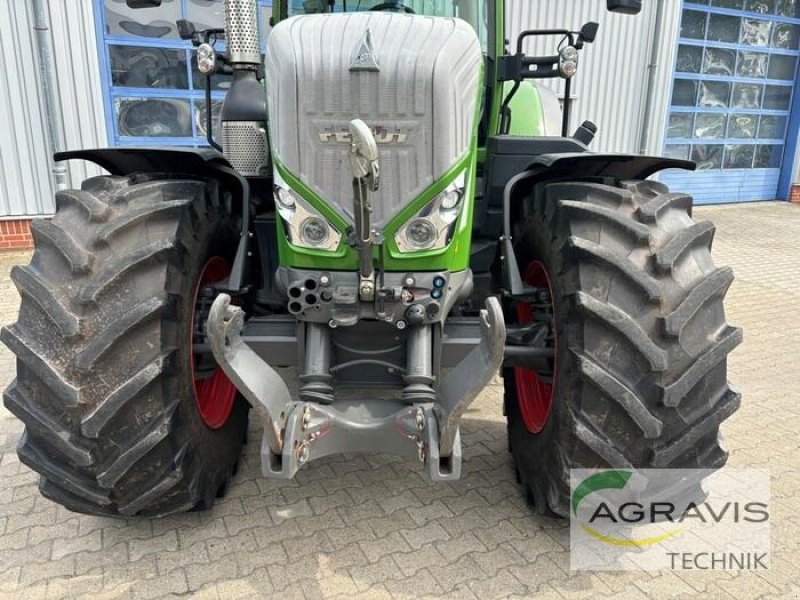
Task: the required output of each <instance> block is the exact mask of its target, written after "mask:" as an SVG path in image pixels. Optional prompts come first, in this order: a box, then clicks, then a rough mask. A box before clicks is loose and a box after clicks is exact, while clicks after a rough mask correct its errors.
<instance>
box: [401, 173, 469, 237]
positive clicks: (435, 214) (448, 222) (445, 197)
mask: <svg viewBox="0 0 800 600" xmlns="http://www.w3.org/2000/svg"><path fill="white" fill-rule="evenodd" d="M464 181H465V175H464V174H461V175H460V176H459V177H458V178H456V180H455V181H454V182H453V183H451V184H450V185H449V186H447V189H445V190H444V191H443V192H441V193H440V194H439V195H438V196H436V197H435V198H434V199H433V200H431V201H430V202H429V203H428V204H427V205H426V206H425V208H423V209H422V210H421V211H419V212H418V213H417V214H415V215H414V216H413V217H412V218H411V219H410V220H409V221H408V223H406V224H405V225H404V226H403V227H401V228H400V230H399V231H398V232H397V233H396V234H395V235H394V241H395V243H396V244H397V247H398V248H399V249H400V251H401V252H421V251H423V250H437V249H440V248H444V247H445V246H447V244H449V243H450V239H451V238H452V237H453V230H454V229H455V224H456V219H458V215H459V213H460V212H461V207H462V205H463V204H464V203H463V199H464Z"/></svg>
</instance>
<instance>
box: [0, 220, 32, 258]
mask: <svg viewBox="0 0 800 600" xmlns="http://www.w3.org/2000/svg"><path fill="white" fill-rule="evenodd" d="M31 248H33V237H31V221H30V219H22V220H19V221H0V252H1V251H3V250H29V249H31Z"/></svg>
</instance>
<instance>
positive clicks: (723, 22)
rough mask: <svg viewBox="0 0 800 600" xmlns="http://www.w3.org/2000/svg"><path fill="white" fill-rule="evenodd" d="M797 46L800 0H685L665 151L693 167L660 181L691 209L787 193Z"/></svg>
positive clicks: (792, 145) (799, 41)
mask: <svg viewBox="0 0 800 600" xmlns="http://www.w3.org/2000/svg"><path fill="white" fill-rule="evenodd" d="M798 48H800V0H706V2H684V4H683V13H682V16H681V28H680V39H679V41H678V51H677V58H676V61H675V74H674V79H673V89H672V101H671V107H670V113H669V120H668V123H667V132H666V142H665V147H664V153H665V154H666V155H667V156H671V157H675V158H688V159H691V160H693V161H695V162H696V163H697V168H698V170H697V171H696V172H694V173H679V172H668V173H665V174H664V175H663V176H662V180H663V181H664V182H665V183H667V184H668V185H670V186H671V187H672V188H674V189H680V190H685V191H687V192H690V193H692V194H693V195H694V197H695V200H696V201H697V202H698V203H720V202H744V201H750V200H772V199H775V198H779V197H781V195H782V194H785V193H786V190H781V189H780V188H781V187H784V186H782V185H781V183H782V175H784V177H783V179H784V180H785V179H786V177H785V175H786V171H787V170H790V169H791V162H792V160H793V157H794V152H795V139H796V131H795V129H796V126H795V123H794V122H793V121H792V119H791V116H792V105H793V101H794V100H795V99H794V98H793V96H794V94H793V90H794V82H795V80H796V74H797V63H798V56H800V50H798ZM790 139H791V141H790ZM785 187H787V188H788V185H787V186H785Z"/></svg>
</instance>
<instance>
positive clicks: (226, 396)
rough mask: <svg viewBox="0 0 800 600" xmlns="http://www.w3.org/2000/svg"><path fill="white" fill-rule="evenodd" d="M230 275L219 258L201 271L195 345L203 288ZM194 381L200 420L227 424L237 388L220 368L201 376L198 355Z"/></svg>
mask: <svg viewBox="0 0 800 600" xmlns="http://www.w3.org/2000/svg"><path fill="white" fill-rule="evenodd" d="M230 273H231V267H230V265H229V264H228V262H227V261H226V260H225V259H224V258H222V257H219V256H214V257H212V258H210V259H209V260H208V262H207V263H206V264H205V266H204V267H203V270H202V271H201V272H200V279H199V280H198V282H197V287H196V288H195V291H194V304H193V308H192V322H191V324H190V327H191V328H192V329H191V332H190V333H191V340H192V344H194V342H195V335H196V334H195V320H196V318H197V316H196V312H197V300H198V296H199V294H200V289H201V288H203V286H206V285H210V284H213V283H217V282H219V281H222V280H223V279H226V278H227V277H228V276H229V275H230ZM191 361H192V381H193V382H194V399H195V402H196V403H197V410H198V412H199V413H200V417H201V418H202V419H203V423H205V424H206V425H207V426H208V427H209V428H210V429H219V428H220V427H222V426H223V425H225V423H227V422H228V418H229V417H230V416H231V411H232V410H233V404H234V401H235V400H236V386H234V385H233V383H231V380H230V379H228V376H227V375H225V372H224V371H223V370H222V368H221V367H216V368H215V369H214V371H213V372H212V373H211V375H209V376H206V377H200V376H198V374H197V373H196V371H195V354H194V352H192V359H191Z"/></svg>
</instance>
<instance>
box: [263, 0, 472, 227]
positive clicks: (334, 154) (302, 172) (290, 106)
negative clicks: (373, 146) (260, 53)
mask: <svg viewBox="0 0 800 600" xmlns="http://www.w3.org/2000/svg"><path fill="white" fill-rule="evenodd" d="M481 61H482V54H481V49H480V43H479V41H478V38H477V36H476V34H475V31H474V30H473V28H472V27H471V26H470V25H469V24H468V23H467V22H465V21H462V20H460V19H451V18H442V17H437V18H433V17H425V16H414V15H405V14H396V13H387V12H361V13H352V14H340V15H308V16H300V17H294V18H291V19H288V20H286V21H283V22H281V23H279V24H278V25H277V26H276V27H275V29H274V30H273V31H272V33H271V35H270V37H269V40H268V51H267V58H266V86H267V98H268V108H269V131H270V136H271V144H272V149H273V156H274V157H275V158H276V159H277V161H279V162H280V163H281V164H282V165H283V166H284V167H285V168H286V169H287V170H288V171H289V172H290V173H291V174H292V175H294V176H295V177H297V178H298V179H300V180H301V181H302V182H303V183H304V184H305V185H306V186H308V187H309V188H310V189H311V190H313V192H314V193H316V194H317V195H319V196H320V197H321V198H322V199H323V200H324V201H325V202H327V203H328V204H330V205H331V206H332V207H333V208H334V209H335V210H337V212H339V213H340V214H341V215H344V216H346V217H347V218H348V219H351V220H352V216H353V215H352V210H353V209H352V196H353V192H352V182H351V174H350V166H349V162H348V161H349V158H348V150H349V144H350V137H349V133H348V125H349V123H350V121H351V120H353V119H355V118H358V119H362V120H363V121H365V122H366V123H367V124H368V125H369V126H370V127H371V128H372V129H373V131H374V132H375V136H376V139H377V141H378V143H379V148H380V163H381V187H380V190H379V191H378V192H377V193H376V194H375V196H374V198H373V211H374V212H373V224H374V225H375V226H378V227H381V226H384V225H386V223H388V222H389V220H390V219H391V218H392V217H393V216H394V215H395V214H397V213H398V212H399V211H400V210H401V209H402V208H403V207H404V206H406V205H407V204H408V203H409V202H411V201H412V200H414V199H415V198H416V197H417V196H419V195H420V194H421V193H422V192H423V191H424V190H425V189H426V188H428V187H430V186H431V185H433V184H434V183H435V182H436V181H437V180H439V179H440V178H441V177H442V176H443V175H444V174H445V173H446V172H447V171H448V170H449V169H450V168H451V167H453V165H454V164H455V163H456V162H457V161H458V160H459V159H460V158H462V157H464V155H465V154H466V153H467V152H468V151H469V148H470V142H471V138H472V133H473V130H474V126H475V119H476V116H477V115H476V109H477V102H478V98H479V93H480V90H479V82H480V73H481Z"/></svg>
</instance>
